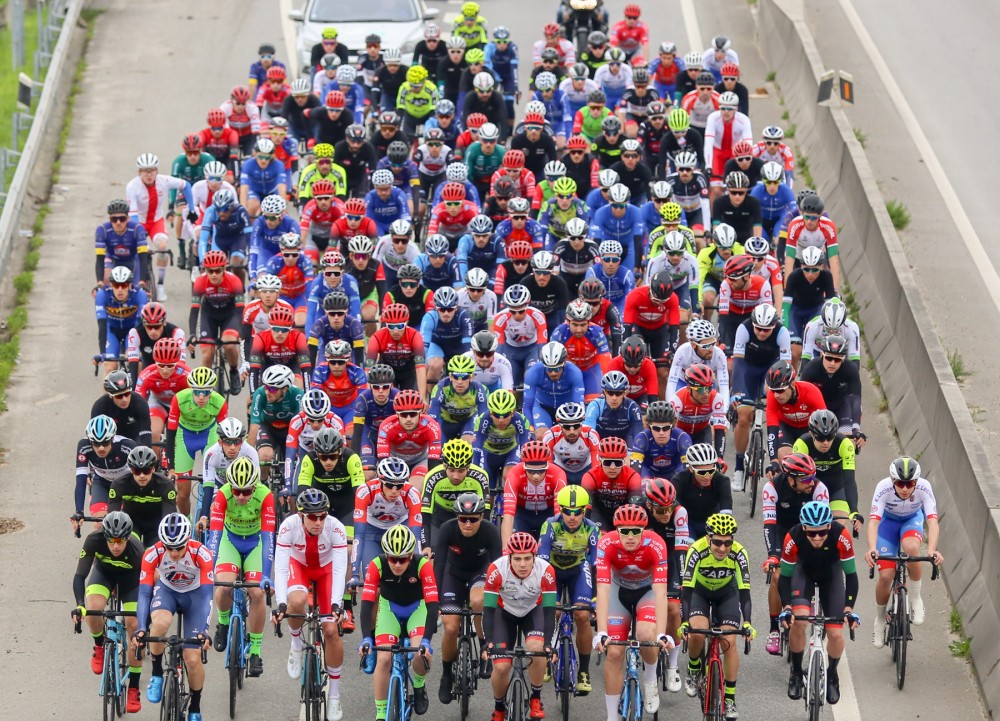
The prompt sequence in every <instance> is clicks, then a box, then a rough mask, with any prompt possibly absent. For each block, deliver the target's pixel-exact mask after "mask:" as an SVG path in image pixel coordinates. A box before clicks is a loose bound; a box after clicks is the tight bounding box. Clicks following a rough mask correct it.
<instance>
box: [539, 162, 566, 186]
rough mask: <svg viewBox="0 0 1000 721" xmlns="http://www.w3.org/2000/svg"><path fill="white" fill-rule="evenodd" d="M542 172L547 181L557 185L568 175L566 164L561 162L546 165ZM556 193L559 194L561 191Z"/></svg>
mask: <svg viewBox="0 0 1000 721" xmlns="http://www.w3.org/2000/svg"><path fill="white" fill-rule="evenodd" d="M542 172H543V174H544V175H545V178H546V180H549V181H551V182H553V183H555V182H558V180H559V179H561V178H563V177H564V176H565V175H566V164H565V163H563V162H561V161H559V160H550V161H549V162H547V163H546V164H545V168H544V169H543V170H542ZM556 192H557V193H558V192H559V191H558V190H557V191H556Z"/></svg>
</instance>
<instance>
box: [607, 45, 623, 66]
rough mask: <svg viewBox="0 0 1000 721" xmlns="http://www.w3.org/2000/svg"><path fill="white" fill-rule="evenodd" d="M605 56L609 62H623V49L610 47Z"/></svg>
mask: <svg viewBox="0 0 1000 721" xmlns="http://www.w3.org/2000/svg"><path fill="white" fill-rule="evenodd" d="M607 58H608V62H609V63H623V62H625V51H624V50H622V49H621V48H610V49H609V50H608V54H607Z"/></svg>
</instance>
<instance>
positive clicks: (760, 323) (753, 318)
mask: <svg viewBox="0 0 1000 721" xmlns="http://www.w3.org/2000/svg"><path fill="white" fill-rule="evenodd" d="M750 322H751V323H753V324H754V325H755V326H757V327H758V328H773V327H774V326H776V325H777V324H778V311H777V309H776V308H775V307H774V306H773V305H771V304H770V303H761V304H760V305H758V306H757V307H755V308H754V309H753V311H752V312H751V313H750Z"/></svg>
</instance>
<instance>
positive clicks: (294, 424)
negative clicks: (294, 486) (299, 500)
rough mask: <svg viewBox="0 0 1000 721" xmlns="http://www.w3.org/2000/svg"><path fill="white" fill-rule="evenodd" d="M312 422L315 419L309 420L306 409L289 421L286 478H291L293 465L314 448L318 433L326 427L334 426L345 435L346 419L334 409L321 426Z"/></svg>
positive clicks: (286, 442)
mask: <svg viewBox="0 0 1000 721" xmlns="http://www.w3.org/2000/svg"><path fill="white" fill-rule="evenodd" d="M312 424H313V421H311V420H309V416H307V415H306V412H305V411H299V412H298V414H297V415H296V416H295V417H294V418H292V419H291V420H290V421H288V435H287V436H285V479H286V480H289V479H291V473H292V466H293V465H294V464H295V462H296V461H297V459H298V456H299V455H304V454H306V453H308V452H309V451H311V450H312V449H313V442H314V441H315V440H316V434H317V433H319V432H320V431H321V430H323V429H324V428H333V429H334V430H335V431H337V433H339V434H340V435H341V436H343V435H344V421H343V420H341V418H340V416H339V415H337V414H336V413H334V412H333V411H330V412H329V413H327V414H326V417H325V418H324V419H323V422H322V423H321V424H320V426H319V428H315V427H314V426H313V425H312Z"/></svg>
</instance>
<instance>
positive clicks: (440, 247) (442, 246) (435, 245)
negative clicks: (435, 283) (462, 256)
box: [424, 233, 448, 300]
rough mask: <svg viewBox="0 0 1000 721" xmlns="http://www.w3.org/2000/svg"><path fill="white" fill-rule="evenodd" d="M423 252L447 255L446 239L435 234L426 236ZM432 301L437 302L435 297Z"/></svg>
mask: <svg viewBox="0 0 1000 721" xmlns="http://www.w3.org/2000/svg"><path fill="white" fill-rule="evenodd" d="M424 252H425V253H427V255H447V254H448V239H447V238H446V237H444V236H443V235H440V234H437V233H436V234H434V235H431V236H428V238H427V240H426V241H424ZM434 300H437V295H435V296H434Z"/></svg>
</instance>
